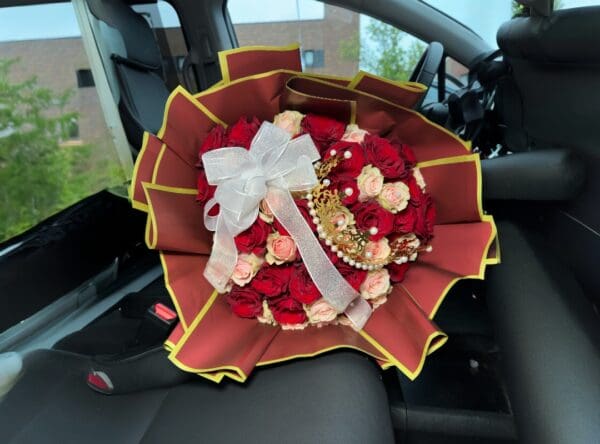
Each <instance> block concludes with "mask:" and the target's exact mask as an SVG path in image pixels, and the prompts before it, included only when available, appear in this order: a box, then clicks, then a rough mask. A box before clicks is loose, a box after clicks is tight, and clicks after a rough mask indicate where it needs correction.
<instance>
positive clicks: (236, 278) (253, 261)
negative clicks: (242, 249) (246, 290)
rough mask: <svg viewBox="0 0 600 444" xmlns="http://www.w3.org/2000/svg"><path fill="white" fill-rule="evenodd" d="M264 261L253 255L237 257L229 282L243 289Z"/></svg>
mask: <svg viewBox="0 0 600 444" xmlns="http://www.w3.org/2000/svg"><path fill="white" fill-rule="evenodd" d="M263 262H264V260H263V259H261V258H260V257H258V256H256V255H254V254H240V255H238V259H237V263H236V264H235V268H234V269H233V273H232V275H231V280H232V281H233V283H234V284H236V285H239V286H240V287H243V286H244V285H246V284H247V283H248V282H250V281H251V280H252V278H253V277H254V276H256V273H257V272H258V270H259V269H260V266H261V265H262V264H263Z"/></svg>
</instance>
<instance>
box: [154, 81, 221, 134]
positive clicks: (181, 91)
mask: <svg viewBox="0 0 600 444" xmlns="http://www.w3.org/2000/svg"><path fill="white" fill-rule="evenodd" d="M217 88H218V87H215V90H216V89H217ZM178 95H182V96H183V97H185V98H186V99H188V101H189V102H190V103H191V104H192V105H194V106H195V107H196V108H198V109H199V110H200V111H201V112H202V113H203V114H204V115H205V116H206V117H208V118H209V119H210V120H212V121H213V122H215V123H218V124H219V125H223V126H224V127H225V128H227V124H226V123H225V122H223V121H222V120H221V119H219V118H218V117H217V116H215V115H214V114H213V113H212V112H211V111H210V110H209V109H208V108H207V107H206V106H204V104H202V103H201V102H200V101H198V100H195V99H194V96H193V95H192V94H190V92H189V91H188V90H186V89H185V88H184V87H183V86H181V85H179V86H177V87H176V88H175V89H174V90H173V91H171V94H169V98H168V99H167V103H166V104H165V110H164V113H163V123H162V125H161V127H160V129H159V130H158V132H157V133H156V137H158V138H159V139H160V140H162V139H163V137H164V135H165V131H166V130H167V117H168V114H169V111H170V109H171V103H172V102H173V100H174V99H175V97H177V96H178Z"/></svg>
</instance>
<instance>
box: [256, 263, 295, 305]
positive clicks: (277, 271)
mask: <svg viewBox="0 0 600 444" xmlns="http://www.w3.org/2000/svg"><path fill="white" fill-rule="evenodd" d="M291 274H292V267H291V266H289V265H288V266H283V267H281V266H274V265H272V266H270V267H264V268H262V269H261V270H260V271H259V272H258V273H257V274H256V276H254V279H252V281H251V282H250V284H251V285H252V288H254V289H255V290H256V291H258V292H259V293H260V294H262V295H263V296H265V297H267V298H273V297H276V296H279V295H281V294H283V293H286V292H287V290H288V283H289V281H290V276H291Z"/></svg>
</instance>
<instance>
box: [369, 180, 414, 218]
mask: <svg viewBox="0 0 600 444" xmlns="http://www.w3.org/2000/svg"><path fill="white" fill-rule="evenodd" d="M409 200H410V190H409V189H408V186H407V185H406V184H405V183H404V182H393V183H386V184H385V185H384V186H383V188H382V189H381V193H379V195H378V196H377V201H378V202H379V204H380V205H381V206H382V207H383V208H385V209H386V210H388V211H391V212H392V213H397V212H398V211H402V210H403V209H405V208H406V206H407V205H408V201H409Z"/></svg>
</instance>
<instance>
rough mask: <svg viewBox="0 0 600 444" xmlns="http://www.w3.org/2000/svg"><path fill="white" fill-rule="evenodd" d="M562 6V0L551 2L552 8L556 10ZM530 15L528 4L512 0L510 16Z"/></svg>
mask: <svg viewBox="0 0 600 444" xmlns="http://www.w3.org/2000/svg"><path fill="white" fill-rule="evenodd" d="M563 7H564V5H563V1H562V0H554V1H553V2H552V10H553V11H557V10H559V9H562V8H563ZM530 15H531V9H530V8H529V7H528V6H524V5H522V4H520V3H518V2H516V1H515V0H513V2H512V16H513V18H514V17H529V16H530Z"/></svg>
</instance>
